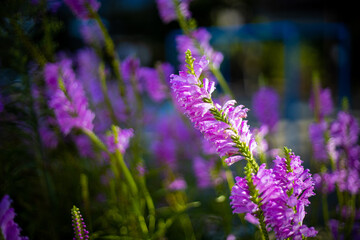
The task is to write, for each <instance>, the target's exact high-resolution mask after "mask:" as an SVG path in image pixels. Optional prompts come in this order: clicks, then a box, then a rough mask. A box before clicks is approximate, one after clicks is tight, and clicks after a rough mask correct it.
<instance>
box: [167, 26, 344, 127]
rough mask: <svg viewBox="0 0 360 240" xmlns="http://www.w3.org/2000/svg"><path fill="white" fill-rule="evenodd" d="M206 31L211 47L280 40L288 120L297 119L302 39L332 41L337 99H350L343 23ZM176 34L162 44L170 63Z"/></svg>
mask: <svg viewBox="0 0 360 240" xmlns="http://www.w3.org/2000/svg"><path fill="white" fill-rule="evenodd" d="M207 30H208V31H209V32H210V33H211V34H212V40H211V41H212V43H213V44H214V45H218V46H219V45H221V46H231V45H230V44H231V43H237V42H239V43H241V42H254V41H258V42H262V41H281V42H283V44H284V54H285V56H284V63H285V64H284V67H285V69H284V73H285V96H284V104H285V106H284V107H285V113H284V117H285V118H286V119H288V120H295V119H296V118H297V116H298V113H297V109H296V105H297V103H298V102H299V101H300V96H299V91H298V90H299V87H300V77H299V76H300V43H301V41H302V39H310V40H312V39H327V40H335V41H336V42H337V47H338V87H339V89H338V96H339V101H341V99H342V98H343V97H347V98H348V99H349V101H351V99H350V63H349V54H350V35H349V32H348V31H347V29H346V28H345V26H344V25H343V24H339V23H295V22H290V21H281V22H268V23H254V24H245V25H242V26H238V27H228V28H218V27H211V28H207ZM180 33H181V32H180V31H174V32H172V33H171V34H169V36H168V38H167V41H166V53H167V56H166V57H167V60H169V61H170V62H171V61H172V63H173V64H175V65H176V63H174V61H173V60H174V59H177V53H176V52H175V49H176V45H175V37H176V35H178V34H180ZM225 58H226V57H225Z"/></svg>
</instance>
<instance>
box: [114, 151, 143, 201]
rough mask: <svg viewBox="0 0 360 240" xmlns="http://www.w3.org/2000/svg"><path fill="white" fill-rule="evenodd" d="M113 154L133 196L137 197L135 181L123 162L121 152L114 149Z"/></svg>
mask: <svg viewBox="0 0 360 240" xmlns="http://www.w3.org/2000/svg"><path fill="white" fill-rule="evenodd" d="M113 155H114V156H115V158H116V160H117V163H118V164H119V167H120V169H121V171H122V172H123V174H124V177H125V179H126V181H127V183H128V185H129V187H130V191H131V193H132V195H133V197H134V198H138V193H139V190H138V187H137V185H136V183H135V180H134V178H133V176H132V174H131V173H130V170H129V168H128V167H127V166H126V164H125V161H124V158H123V156H122V154H121V153H120V151H119V150H116V152H115V154H113Z"/></svg>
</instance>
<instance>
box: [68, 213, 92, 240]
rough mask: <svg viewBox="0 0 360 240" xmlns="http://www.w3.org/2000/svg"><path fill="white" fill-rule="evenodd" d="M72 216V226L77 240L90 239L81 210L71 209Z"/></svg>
mask: <svg viewBox="0 0 360 240" xmlns="http://www.w3.org/2000/svg"><path fill="white" fill-rule="evenodd" d="M71 215H72V226H73V230H74V235H75V236H74V239H75V240H86V239H89V231H87V230H86V225H85V222H84V218H83V217H82V215H81V213H80V210H79V209H78V208H77V207H75V206H73V208H72V209H71Z"/></svg>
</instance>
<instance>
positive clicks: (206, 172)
mask: <svg viewBox="0 0 360 240" xmlns="http://www.w3.org/2000/svg"><path fill="white" fill-rule="evenodd" d="M213 165H214V162H213V161H211V162H209V161H206V160H205V159H203V158H202V157H195V158H194V161H193V169H194V173H195V176H196V182H197V185H198V187H199V188H207V187H210V186H212V180H211V168H212V167H213Z"/></svg>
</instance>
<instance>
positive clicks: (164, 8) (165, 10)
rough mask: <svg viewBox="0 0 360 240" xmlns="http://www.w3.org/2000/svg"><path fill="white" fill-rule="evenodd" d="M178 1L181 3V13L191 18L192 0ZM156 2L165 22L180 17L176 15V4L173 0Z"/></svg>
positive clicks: (157, 0)
mask: <svg viewBox="0 0 360 240" xmlns="http://www.w3.org/2000/svg"><path fill="white" fill-rule="evenodd" d="M177 1H178V3H179V8H180V11H181V14H182V15H183V16H184V17H185V18H190V17H191V13H190V11H189V4H190V2H191V0H177ZM156 3H157V7H158V10H159V14H160V17H161V20H162V21H163V22H164V23H169V22H171V21H173V20H176V19H177V18H178V17H177V15H176V7H175V5H174V1H173V0H156Z"/></svg>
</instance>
